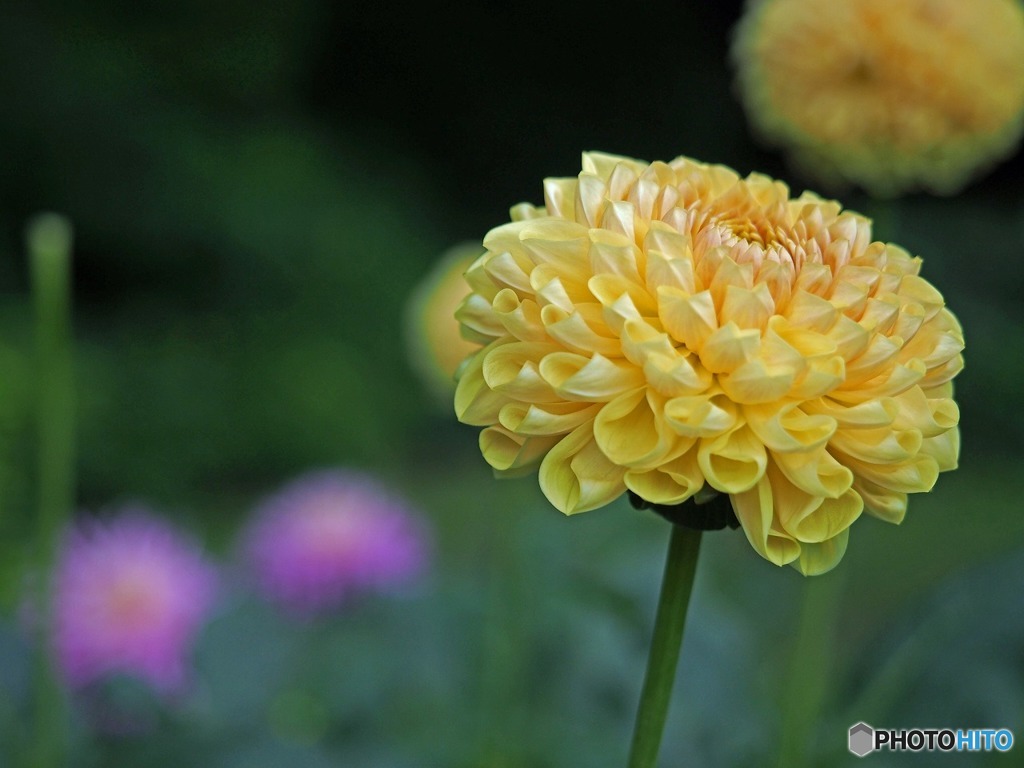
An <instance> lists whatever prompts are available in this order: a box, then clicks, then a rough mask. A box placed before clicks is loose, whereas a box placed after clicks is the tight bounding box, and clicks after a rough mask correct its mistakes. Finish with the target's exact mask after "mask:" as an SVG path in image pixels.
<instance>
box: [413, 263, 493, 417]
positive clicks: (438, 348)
mask: <svg viewBox="0 0 1024 768" xmlns="http://www.w3.org/2000/svg"><path fill="white" fill-rule="evenodd" d="M481 250H483V249H482V248H481V247H480V244H479V243H462V244H459V245H456V246H453V247H452V248H449V249H448V250H447V251H445V252H444V253H443V254H442V255H441V258H440V259H439V260H438V262H437V263H436V264H435V265H434V266H433V268H431V269H430V271H429V272H427V274H426V275H424V277H423V278H422V279H421V280H420V282H419V283H418V284H417V285H416V287H415V289H414V290H413V292H412V293H411V294H410V296H409V300H408V302H407V303H406V308H405V345H406V350H407V351H408V355H409V362H410V364H411V366H412V368H413V371H414V372H415V373H416V375H417V376H418V377H419V379H420V381H421V382H422V383H423V385H424V387H426V388H427V390H428V391H429V392H430V393H431V394H433V395H434V396H436V397H437V398H438V400H439V401H440V400H442V399H443V401H445V402H448V403H450V402H451V396H452V392H454V391H455V370H456V369H457V368H458V367H459V363H461V362H462V361H463V360H464V359H465V357H466V355H468V354H470V353H471V352H474V351H476V349H477V348H478V346H479V345H477V344H474V343H473V342H470V341H467V340H466V339H464V338H462V334H461V331H460V328H459V322H458V320H456V319H455V317H454V314H455V310H456V309H457V308H458V306H459V304H460V303H461V302H462V299H463V298H465V296H466V292H467V291H468V290H469V286H468V285H467V284H466V280H465V278H464V277H463V274H464V273H465V271H466V270H467V269H469V267H470V265H471V264H472V263H473V262H474V261H475V260H476V259H477V257H478V256H480V252H481Z"/></svg>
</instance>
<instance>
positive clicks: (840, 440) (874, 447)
mask: <svg viewBox="0 0 1024 768" xmlns="http://www.w3.org/2000/svg"><path fill="white" fill-rule="evenodd" d="M921 440H922V438H921V432H920V431H919V430H916V429H907V430H895V429H890V428H882V429H851V430H840V431H839V432H837V433H836V434H835V435H833V436H832V439H831V440H830V441H829V446H830V447H832V448H835V449H837V450H840V451H842V452H843V453H845V454H847V455H849V456H853V457H854V458H856V459H860V460H861V461H864V462H867V463H869V464H895V463H898V462H901V461H906V460H908V459H910V458H912V457H914V456H916V455H917V452H918V451H919V450H921Z"/></svg>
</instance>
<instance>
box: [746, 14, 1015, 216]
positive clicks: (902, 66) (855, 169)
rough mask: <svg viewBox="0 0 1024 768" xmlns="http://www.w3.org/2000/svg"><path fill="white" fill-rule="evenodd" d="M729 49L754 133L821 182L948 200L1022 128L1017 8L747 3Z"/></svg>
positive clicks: (1007, 150)
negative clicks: (933, 195) (934, 195)
mask: <svg viewBox="0 0 1024 768" xmlns="http://www.w3.org/2000/svg"><path fill="white" fill-rule="evenodd" d="M732 53H733V59H734V62H735V65H736V69H737V76H738V80H737V85H738V88H739V93H740V96H741V99H742V101H743V103H744V105H745V107H746V110H747V114H748V117H749V119H750V121H751V124H752V126H753V128H754V129H755V130H756V131H757V132H758V133H759V134H760V135H762V136H763V138H764V139H766V140H767V141H769V142H770V143H773V144H776V145H779V146H782V147H785V148H788V149H789V150H791V152H792V157H793V160H794V161H795V162H796V164H797V165H799V166H800V167H801V169H802V170H804V171H805V172H807V173H808V174H811V175H813V176H815V177H817V178H819V179H821V180H822V181H823V182H837V181H844V180H845V181H848V182H852V183H854V184H857V185H860V186H862V187H864V188H865V189H867V190H868V191H870V192H872V193H874V194H877V195H884V196H888V195H894V194H898V193H901V192H905V191H909V190H911V189H914V188H924V189H927V190H929V191H931V192H935V193H940V194H948V193H952V192H955V191H956V190H958V189H959V188H960V187H962V186H963V185H964V184H965V183H966V182H967V181H968V180H970V178H971V177H972V176H974V175H976V174H977V173H979V172H981V171H983V170H986V169H987V168H989V167H990V166H991V165H992V164H993V163H995V162H996V161H998V160H1000V159H1002V158H1004V157H1005V156H1007V155H1009V154H1011V153H1012V151H1013V150H1014V149H1015V147H1016V145H1017V142H1018V141H1019V139H1020V137H1021V133H1022V131H1024V8H1022V6H1021V3H1020V2H1019V0H970V2H965V0H899V1H898V2H893V0H846V2H835V1H834V0H752V2H751V4H750V5H749V7H748V9H747V11H746V12H745V13H744V15H743V17H742V18H741V20H740V22H739V24H738V25H737V29H736V35H735V38H734V44H733V49H732Z"/></svg>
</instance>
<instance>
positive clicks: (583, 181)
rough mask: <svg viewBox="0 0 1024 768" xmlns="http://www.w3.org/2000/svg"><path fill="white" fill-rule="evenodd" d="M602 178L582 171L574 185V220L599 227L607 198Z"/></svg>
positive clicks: (588, 225) (606, 205)
mask: <svg viewBox="0 0 1024 768" xmlns="http://www.w3.org/2000/svg"><path fill="white" fill-rule="evenodd" d="M607 190H608V188H607V187H606V186H605V182H604V179H602V178H600V177H598V176H595V175H594V174H593V173H589V172H586V171H584V172H583V173H581V174H580V175H579V181H578V183H577V185H576V205H575V210H576V221H577V222H579V223H580V224H583V225H585V226H587V227H599V226H601V221H602V220H603V219H604V212H605V209H606V208H607V207H608V200H607V198H606V197H605V195H606V193H607Z"/></svg>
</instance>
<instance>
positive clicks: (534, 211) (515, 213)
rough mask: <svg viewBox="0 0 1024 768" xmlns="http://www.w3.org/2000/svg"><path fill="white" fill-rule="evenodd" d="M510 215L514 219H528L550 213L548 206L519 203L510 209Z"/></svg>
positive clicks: (538, 217)
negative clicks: (539, 206) (541, 206)
mask: <svg viewBox="0 0 1024 768" xmlns="http://www.w3.org/2000/svg"><path fill="white" fill-rule="evenodd" d="M508 215H509V218H510V219H512V221H527V220H529V219H540V218H543V217H545V216H547V215H548V212H547V209H546V208H538V207H537V206H535V205H530V204H529V203H518V204H516V205H513V206H512V207H511V208H509V209H508Z"/></svg>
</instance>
